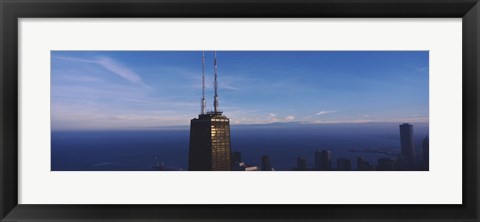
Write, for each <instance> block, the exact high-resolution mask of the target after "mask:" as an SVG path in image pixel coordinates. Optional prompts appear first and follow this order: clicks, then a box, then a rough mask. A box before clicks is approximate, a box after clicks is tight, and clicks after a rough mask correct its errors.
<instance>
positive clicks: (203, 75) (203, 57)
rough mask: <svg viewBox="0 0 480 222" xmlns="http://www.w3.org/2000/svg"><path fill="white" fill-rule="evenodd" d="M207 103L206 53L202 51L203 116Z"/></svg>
mask: <svg viewBox="0 0 480 222" xmlns="http://www.w3.org/2000/svg"><path fill="white" fill-rule="evenodd" d="M206 106H207V102H206V101H205V51H202V110H201V114H205V112H206V110H205V109H206Z"/></svg>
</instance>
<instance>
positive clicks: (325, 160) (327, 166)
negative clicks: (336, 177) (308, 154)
mask: <svg viewBox="0 0 480 222" xmlns="http://www.w3.org/2000/svg"><path fill="white" fill-rule="evenodd" d="M331 168H332V154H331V152H330V150H322V151H320V150H317V151H315V170H331Z"/></svg>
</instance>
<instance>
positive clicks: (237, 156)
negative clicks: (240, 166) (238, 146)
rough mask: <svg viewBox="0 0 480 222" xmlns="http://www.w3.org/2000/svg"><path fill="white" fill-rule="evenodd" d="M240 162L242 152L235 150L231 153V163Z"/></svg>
mask: <svg viewBox="0 0 480 222" xmlns="http://www.w3.org/2000/svg"><path fill="white" fill-rule="evenodd" d="M240 162H242V153H240V152H238V151H235V152H233V153H232V163H240Z"/></svg>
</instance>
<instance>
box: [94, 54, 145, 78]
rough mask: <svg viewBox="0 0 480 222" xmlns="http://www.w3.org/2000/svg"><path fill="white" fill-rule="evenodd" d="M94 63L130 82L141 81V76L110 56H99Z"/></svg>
mask: <svg viewBox="0 0 480 222" xmlns="http://www.w3.org/2000/svg"><path fill="white" fill-rule="evenodd" d="M96 63H97V64H99V65H101V66H102V67H103V68H105V69H107V70H109V71H110V72H112V73H114V74H115V75H118V76H120V77H121V78H124V79H126V80H128V81H130V82H132V83H139V84H140V83H142V78H141V77H140V76H139V75H138V74H137V73H135V72H134V71H132V70H131V69H129V68H127V67H126V66H124V65H122V64H120V63H119V62H117V61H115V60H113V59H111V58H108V57H100V58H98V59H97V60H96Z"/></svg>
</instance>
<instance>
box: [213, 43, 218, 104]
mask: <svg viewBox="0 0 480 222" xmlns="http://www.w3.org/2000/svg"><path fill="white" fill-rule="evenodd" d="M213 65H214V68H215V81H214V87H215V97H214V101H213V111H214V112H215V113H217V112H218V93H217V90H218V85H217V75H218V70H217V69H218V67H217V51H214V60H213Z"/></svg>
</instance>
